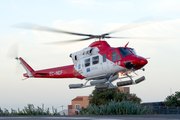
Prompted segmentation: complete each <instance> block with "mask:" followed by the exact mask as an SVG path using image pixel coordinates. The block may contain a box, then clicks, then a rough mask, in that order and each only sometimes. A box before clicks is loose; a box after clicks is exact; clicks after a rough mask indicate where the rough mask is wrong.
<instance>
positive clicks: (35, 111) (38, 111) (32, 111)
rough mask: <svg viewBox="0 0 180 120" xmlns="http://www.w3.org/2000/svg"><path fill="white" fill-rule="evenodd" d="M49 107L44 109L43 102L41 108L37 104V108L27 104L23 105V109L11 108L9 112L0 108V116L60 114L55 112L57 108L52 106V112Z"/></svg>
mask: <svg viewBox="0 0 180 120" xmlns="http://www.w3.org/2000/svg"><path fill="white" fill-rule="evenodd" d="M49 110H50V109H49V108H47V109H46V110H45V109H44V104H42V108H40V107H39V106H38V107H37V108H35V107H34V105H33V104H28V105H27V107H24V109H22V110H20V109H19V108H18V110H14V109H11V112H9V111H8V110H7V109H6V108H5V109H4V110H2V109H1V108H0V116H12V115H13V116H14V115H60V114H59V113H57V109H54V108H53V107H52V111H53V113H50V111H49Z"/></svg>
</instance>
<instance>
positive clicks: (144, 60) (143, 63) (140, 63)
mask: <svg viewBox="0 0 180 120" xmlns="http://www.w3.org/2000/svg"><path fill="white" fill-rule="evenodd" d="M147 63H148V61H147V60H146V59H144V58H141V59H140V60H139V65H141V66H144V65H146V64H147Z"/></svg>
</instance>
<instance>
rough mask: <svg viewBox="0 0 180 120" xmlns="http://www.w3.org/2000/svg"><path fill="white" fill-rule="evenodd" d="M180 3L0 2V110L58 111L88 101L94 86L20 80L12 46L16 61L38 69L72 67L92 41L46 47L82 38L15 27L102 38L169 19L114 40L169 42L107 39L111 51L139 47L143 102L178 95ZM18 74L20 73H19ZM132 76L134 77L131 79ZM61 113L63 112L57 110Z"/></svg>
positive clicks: (111, 0)
mask: <svg viewBox="0 0 180 120" xmlns="http://www.w3.org/2000/svg"><path fill="white" fill-rule="evenodd" d="M179 6H180V1H179V0H151V1H149V0H136V1H134V0H109V1H108V0H31V1H24V0H4V1H0V11H1V12H0V18H1V19H0V21H1V22H0V33H1V34H0V41H1V44H0V56H1V57H0V63H1V65H0V66H1V67H0V73H1V75H0V91H1V92H0V97H1V99H0V107H1V108H8V109H9V108H14V109H17V108H18V107H19V108H23V107H24V106H26V105H27V104H29V103H31V104H34V105H35V106H41V104H42V103H44V104H45V106H46V107H52V106H54V107H59V106H61V105H64V106H65V107H64V108H67V105H70V104H71V100H72V99H73V98H75V97H76V96H88V95H89V94H91V92H92V90H93V89H94V87H89V88H84V89H69V87H68V86H69V84H76V83H84V82H85V80H79V79H40V78H39V79H37V78H30V79H26V80H24V81H22V79H23V76H22V74H23V73H25V70H24V69H23V68H22V67H21V66H20V65H19V64H18V65H19V66H18V68H20V69H21V70H17V69H16V65H17V61H16V60H15V59H9V58H7V54H8V50H9V49H10V47H11V46H12V45H13V44H14V43H18V44H19V53H18V56H21V57H22V58H24V60H25V61H27V62H28V63H29V65H30V66H31V67H32V68H33V69H34V70H40V69H46V68H52V67H59V66H64V65H70V64H72V60H71V58H70V57H69V54H71V53H73V52H76V51H79V50H81V49H83V48H85V47H87V46H89V44H91V43H92V42H93V41H94V40H89V41H86V42H79V43H75V44H70V45H44V44H41V43H45V42H54V41H63V40H71V39H77V38H82V37H76V36H72V35H64V34H57V33H50V32H40V31H34V30H25V29H17V28H12V27H10V26H12V25H16V24H18V23H22V22H29V23H34V24H39V25H43V26H48V27H52V28H59V29H62V30H68V31H73V32H80V33H90V34H102V33H105V32H109V31H111V30H114V29H117V28H119V27H121V26H122V25H124V24H127V23H131V22H133V21H136V20H138V19H141V18H144V17H147V16H158V17H163V18H168V19H167V20H166V21H162V22H158V23H156V24H151V25H147V26H143V27H139V28H134V29H131V30H127V31H124V32H120V33H116V34H113V35H112V36H115V37H149V36H150V37H177V38H176V39H169V40H138V39H126V40H118V39H116V40H114V39H109V40H107V41H108V43H109V44H110V45H111V46H112V47H119V46H124V45H125V44H126V43H127V42H128V41H129V42H130V43H129V47H132V48H135V50H136V52H137V54H138V55H140V56H143V57H145V58H148V57H150V59H148V62H149V63H148V64H147V65H146V66H145V69H146V70H145V71H144V72H143V71H137V74H138V75H139V76H138V77H141V76H142V75H144V76H145V77H146V80H145V81H144V82H142V83H140V84H138V85H132V86H129V87H130V92H131V93H135V94H136V95H137V96H138V97H140V98H141V99H142V102H157V101H163V100H164V99H165V98H166V96H168V95H170V88H171V89H172V93H174V92H175V91H180V78H179V68H180V65H179V61H180V38H178V37H180V7H179ZM16 71H18V72H16ZM133 75H134V74H133ZM58 110H61V108H58Z"/></svg>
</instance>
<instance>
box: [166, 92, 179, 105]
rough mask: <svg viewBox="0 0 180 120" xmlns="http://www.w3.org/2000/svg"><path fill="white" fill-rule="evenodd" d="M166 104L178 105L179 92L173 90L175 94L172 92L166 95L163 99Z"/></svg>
mask: <svg viewBox="0 0 180 120" xmlns="http://www.w3.org/2000/svg"><path fill="white" fill-rule="evenodd" d="M165 105H166V106H180V92H175V95H174V94H172V95H170V96H167V97H166V99H165Z"/></svg>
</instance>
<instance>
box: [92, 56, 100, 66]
mask: <svg viewBox="0 0 180 120" xmlns="http://www.w3.org/2000/svg"><path fill="white" fill-rule="evenodd" d="M92 63H93V65H95V64H98V63H99V56H95V57H92Z"/></svg>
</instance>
